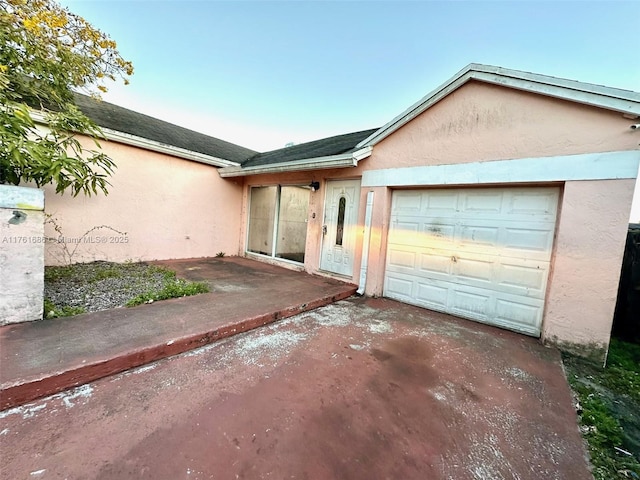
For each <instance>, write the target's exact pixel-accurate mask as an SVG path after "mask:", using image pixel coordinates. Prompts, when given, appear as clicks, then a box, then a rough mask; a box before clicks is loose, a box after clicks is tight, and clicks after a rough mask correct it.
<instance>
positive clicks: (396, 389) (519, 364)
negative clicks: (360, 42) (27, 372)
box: [0, 297, 592, 480]
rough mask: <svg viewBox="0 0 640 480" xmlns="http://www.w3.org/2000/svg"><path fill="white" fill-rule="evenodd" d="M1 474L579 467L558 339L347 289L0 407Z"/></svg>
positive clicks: (311, 474) (579, 472)
mask: <svg viewBox="0 0 640 480" xmlns="http://www.w3.org/2000/svg"><path fill="white" fill-rule="evenodd" d="M0 451H2V452H3V458H2V467H1V468H0V470H1V474H0V478H1V479H2V480H5V479H6V480H9V479H11V480H13V479H16V478H69V479H71V478H83V479H109V480H111V479H129V478H135V479H154V480H163V479H166V480H175V479H198V480H200V479H211V478H214V479H217V478H221V479H226V478H238V479H272V478H274V479H285V478H287V479H310V480H314V479H319V480H325V479H341V480H352V479H353V480H361V479H403V480H413V479H416V480H417V479H420V480H424V479H429V480H495V479H502V480H507V479H509V480H514V479H518V480H541V479H544V480H587V479H591V478H592V477H591V475H590V473H589V470H588V464H587V461H586V460H585V453H584V450H583V446H582V440H581V437H580V434H579V432H578V427H577V422H576V414H575V411H574V409H573V405H572V399H571V395H570V391H569V388H568V386H567V382H566V380H565V377H564V374H563V370H562V364H561V360H560V355H559V352H558V351H557V350H555V349H551V348H545V347H544V346H542V345H540V344H539V343H538V342H537V341H536V340H535V339H532V338H528V337H525V336H521V335H517V334H514V333H511V332H506V331H503V330H498V329H496V328H491V327H487V326H485V325H480V324H477V323H473V322H468V321H464V320H460V319H455V318H453V317H449V316H446V315H441V314H437V313H433V312H429V311H427V310H423V309H420V308H416V307H412V306H409V305H403V304H400V303H397V302H393V301H390V300H384V299H371V298H355V297H353V298H351V299H348V300H345V301H341V302H338V303H335V304H333V305H328V306H325V307H322V308H319V309H317V310H314V311H312V312H307V313H303V314H300V315H296V316H294V317H292V318H290V319H287V320H283V321H279V322H275V323H273V324H272V325H268V326H266V327H263V328H260V329H255V330H252V331H250V332H247V333H244V334H241V335H236V336H233V337H230V338H227V339H225V340H222V341H220V342H216V343H214V344H211V345H208V346H206V347H203V348H200V349H197V350H193V351H191V352H188V353H184V354H182V355H178V356H174V357H171V358H167V359H164V360H161V361H158V362H155V363H153V364H150V365H147V366H145V367H142V368H139V369H136V370H132V371H129V372H126V373H122V374H119V375H116V376H113V377H109V378H104V379H101V380H99V381H97V382H94V383H91V384H88V385H84V386H83V387H80V388H77V389H74V390H70V391H68V392H65V393H63V394H58V395H56V396H52V397H48V398H46V399H43V400H40V401H38V402H35V403H32V404H28V405H24V406H22V407H18V408H15V409H11V410H7V411H5V412H2V413H0Z"/></svg>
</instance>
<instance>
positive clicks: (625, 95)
mask: <svg viewBox="0 0 640 480" xmlns="http://www.w3.org/2000/svg"><path fill="white" fill-rule="evenodd" d="M472 80H475V81H480V82H485V83H490V84H494V85H501V86H504V87H509V88H515V89H517V90H523V91H526V92H531V93H537V94H540V95H546V96H550V97H554V98H559V99H562V100H568V101H572V102H577V103H582V104H585V105H591V106H595V107H600V108H604V109H607V110H613V111H616V112H620V113H623V114H628V115H633V116H640V93H637V92H633V91H631V90H622V89H619V88H612V87H605V86H602V85H594V84H591V83H583V82H578V81H575V80H567V79H564V78H557V77H550V76H548V75H540V74H537V73H530V72H523V71H520V70H510V69H507V68H502V67H495V66H492V65H482V64H478V63H471V64H469V65H467V66H466V67H465V68H463V69H462V70H460V71H459V72H458V73H457V74H455V75H454V76H453V77H452V78H450V79H449V80H447V81H446V82H445V83H443V84H442V85H440V86H439V87H438V88H436V89H435V90H433V91H432V92H430V93H429V94H427V95H426V96H425V97H423V98H422V99H420V100H419V101H418V102H417V103H415V104H413V105H412V106H410V107H409V108H408V109H406V110H405V111H404V112H402V113H401V114H400V115H398V116H397V117H395V118H394V119H393V120H391V121H390V122H389V123H387V124H386V125H384V126H383V127H382V128H380V129H379V130H377V131H376V132H374V133H373V134H372V135H370V136H369V137H367V138H366V139H364V140H363V141H361V142H360V143H359V144H358V145H357V146H358V147H359V148H362V147H372V146H374V145H375V144H376V143H378V142H380V141H381V140H383V139H384V138H386V137H388V136H389V135H391V134H392V133H393V132H395V131H396V130H398V129H399V128H401V127H402V126H403V125H405V124H407V123H408V122H410V121H411V120H413V119H414V118H415V117H417V116H418V115H420V114H421V113H423V112H424V111H426V110H427V109H429V108H430V107H432V106H433V105H435V104H436V103H438V102H439V101H440V100H442V99H444V98H445V97H446V96H447V95H449V94H451V93H453V92H454V91H456V90H457V89H458V88H460V87H462V86H463V85H464V84H466V83H467V82H469V81H472Z"/></svg>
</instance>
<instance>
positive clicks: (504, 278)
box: [498, 263, 549, 298]
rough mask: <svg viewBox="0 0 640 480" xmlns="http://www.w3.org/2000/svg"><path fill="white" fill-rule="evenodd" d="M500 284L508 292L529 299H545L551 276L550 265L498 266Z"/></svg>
mask: <svg viewBox="0 0 640 480" xmlns="http://www.w3.org/2000/svg"><path fill="white" fill-rule="evenodd" d="M498 272H499V273H498V282H499V283H500V285H502V286H504V287H505V290H506V291H509V292H510V293H514V294H521V295H526V296H529V297H536V298H543V297H544V292H545V288H546V284H547V277H548V275H549V265H548V264H546V265H540V264H538V265H532V266H524V265H509V264H504V263H502V264H500V265H499V266H498Z"/></svg>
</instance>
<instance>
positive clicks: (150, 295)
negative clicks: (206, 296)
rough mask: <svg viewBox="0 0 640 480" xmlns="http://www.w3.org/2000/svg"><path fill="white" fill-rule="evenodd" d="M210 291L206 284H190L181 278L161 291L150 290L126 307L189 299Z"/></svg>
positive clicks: (134, 298) (135, 298) (137, 296)
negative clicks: (173, 299) (180, 298)
mask: <svg viewBox="0 0 640 480" xmlns="http://www.w3.org/2000/svg"><path fill="white" fill-rule="evenodd" d="M208 291H209V285H207V283H206V282H188V281H186V280H183V279H180V278H179V279H176V280H174V281H173V282H169V283H167V284H165V285H164V287H162V288H161V289H158V290H149V291H147V292H144V293H141V294H140V295H136V296H135V297H133V298H132V299H131V300H129V301H128V302H127V303H126V306H127V307H135V306H136V305H141V304H143V303H151V302H155V301H158V300H166V299H168V298H178V297H189V296H191V295H198V294H199V293H207V292H208Z"/></svg>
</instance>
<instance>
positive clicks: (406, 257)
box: [389, 249, 416, 270]
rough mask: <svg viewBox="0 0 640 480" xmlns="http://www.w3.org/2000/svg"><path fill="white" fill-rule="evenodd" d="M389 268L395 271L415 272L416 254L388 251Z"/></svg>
mask: <svg viewBox="0 0 640 480" xmlns="http://www.w3.org/2000/svg"><path fill="white" fill-rule="evenodd" d="M389 267H391V268H396V269H406V270H415V269H416V253H415V252H411V251H408V250H395V249H394V250H391V251H389Z"/></svg>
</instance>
